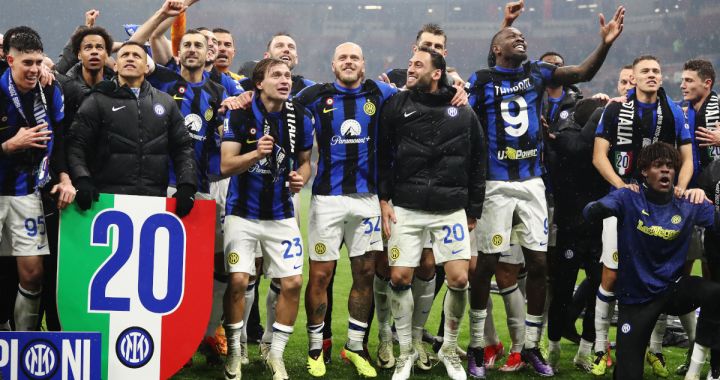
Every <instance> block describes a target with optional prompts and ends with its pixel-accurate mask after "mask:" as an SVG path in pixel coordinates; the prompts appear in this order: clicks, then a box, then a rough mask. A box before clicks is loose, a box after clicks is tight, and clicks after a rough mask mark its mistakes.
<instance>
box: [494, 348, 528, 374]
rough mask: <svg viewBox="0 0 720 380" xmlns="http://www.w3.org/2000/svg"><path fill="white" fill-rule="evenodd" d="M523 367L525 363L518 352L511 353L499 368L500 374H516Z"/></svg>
mask: <svg viewBox="0 0 720 380" xmlns="http://www.w3.org/2000/svg"><path fill="white" fill-rule="evenodd" d="M524 367H525V362H524V361H523V360H522V357H521V356H520V353H519V352H511V353H510V355H509V356H508V358H507V361H506V362H505V364H503V366H502V367H500V369H499V371H501V372H516V371H519V370H521V369H523V368H524Z"/></svg>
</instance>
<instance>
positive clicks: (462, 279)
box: [445, 272, 468, 289]
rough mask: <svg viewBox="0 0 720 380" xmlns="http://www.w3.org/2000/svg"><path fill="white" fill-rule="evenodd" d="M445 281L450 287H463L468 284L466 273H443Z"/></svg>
mask: <svg viewBox="0 0 720 380" xmlns="http://www.w3.org/2000/svg"><path fill="white" fill-rule="evenodd" d="M445 281H447V285H448V287H450V288H454V289H465V288H466V287H467V285H468V275H467V273H464V272H460V273H445Z"/></svg>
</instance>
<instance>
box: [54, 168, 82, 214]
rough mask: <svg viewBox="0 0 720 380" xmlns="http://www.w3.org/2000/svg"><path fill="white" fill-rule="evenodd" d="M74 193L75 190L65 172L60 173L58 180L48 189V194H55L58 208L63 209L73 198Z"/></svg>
mask: <svg viewBox="0 0 720 380" xmlns="http://www.w3.org/2000/svg"><path fill="white" fill-rule="evenodd" d="M76 193H77V190H76V189H75V187H74V186H73V185H72V182H71V181H70V177H69V176H68V175H67V174H65V173H61V174H60V182H59V183H58V184H57V185H55V186H53V187H52V190H50V194H52V195H55V194H57V207H58V209H60V210H64V209H65V207H67V206H68V205H69V204H70V203H72V202H73V200H75V194H76Z"/></svg>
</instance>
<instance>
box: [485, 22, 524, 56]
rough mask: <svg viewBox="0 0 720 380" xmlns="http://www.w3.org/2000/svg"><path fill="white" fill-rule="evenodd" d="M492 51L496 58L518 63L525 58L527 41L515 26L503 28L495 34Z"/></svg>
mask: <svg viewBox="0 0 720 380" xmlns="http://www.w3.org/2000/svg"><path fill="white" fill-rule="evenodd" d="M492 51H493V53H494V54H495V56H496V57H497V58H498V60H499V59H500V58H503V59H504V60H506V61H508V62H513V63H515V64H520V63H522V62H523V61H525V60H526V59H527V43H526V42H525V37H523V34H522V33H521V32H520V31H519V30H518V29H516V28H505V29H503V30H502V31H501V32H500V34H498V35H497V37H496V38H495V41H494V42H493V45H492Z"/></svg>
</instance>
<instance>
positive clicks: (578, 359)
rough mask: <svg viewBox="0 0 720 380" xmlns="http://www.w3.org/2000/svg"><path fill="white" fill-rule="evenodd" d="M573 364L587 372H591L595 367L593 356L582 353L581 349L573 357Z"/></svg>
mask: <svg viewBox="0 0 720 380" xmlns="http://www.w3.org/2000/svg"><path fill="white" fill-rule="evenodd" d="M573 364H574V365H575V367H577V368H580V369H581V370H583V371H585V372H590V371H591V370H592V368H593V360H592V356H590V355H580V351H578V352H577V353H575V357H574V358H573Z"/></svg>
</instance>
